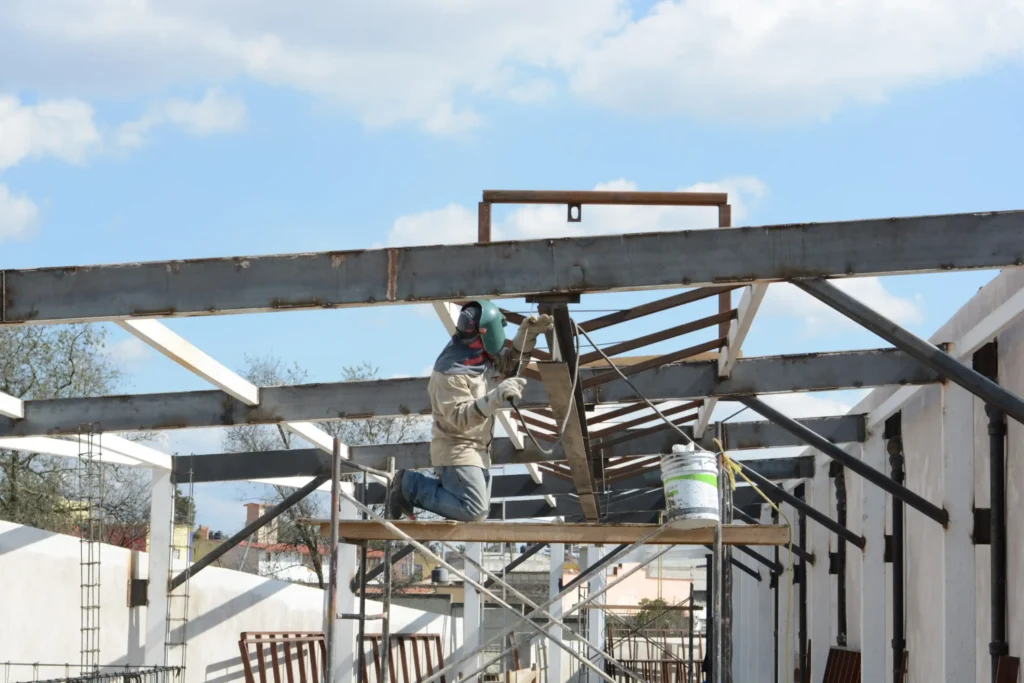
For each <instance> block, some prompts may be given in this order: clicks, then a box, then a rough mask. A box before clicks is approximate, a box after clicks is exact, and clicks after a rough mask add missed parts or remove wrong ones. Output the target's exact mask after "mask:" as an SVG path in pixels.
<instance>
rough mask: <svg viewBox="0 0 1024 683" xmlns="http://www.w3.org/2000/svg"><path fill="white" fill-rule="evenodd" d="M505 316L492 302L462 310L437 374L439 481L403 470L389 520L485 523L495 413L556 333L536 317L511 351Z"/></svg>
mask: <svg viewBox="0 0 1024 683" xmlns="http://www.w3.org/2000/svg"><path fill="white" fill-rule="evenodd" d="M505 325H506V320H505V316H504V315H503V314H502V312H501V310H500V309H499V308H498V307H497V306H496V305H494V303H493V302H491V301H471V302H469V303H468V304H466V305H464V306H463V307H462V310H461V311H460V312H459V317H458V320H457V322H456V325H455V334H453V335H452V337H451V339H450V340H449V341H448V344H447V345H446V346H445V347H444V349H443V350H442V351H441V355H439V356H438V357H437V360H436V361H435V362H434V367H433V371H432V372H431V373H430V382H429V384H428V385H427V391H428V393H429V394H430V409H431V417H432V418H433V426H432V428H431V439H430V464H431V465H432V466H433V467H434V474H435V476H433V477H431V476H428V475H426V474H423V473H420V472H416V471H414V470H399V471H398V472H396V473H395V477H394V479H393V480H392V482H391V492H390V493H391V500H390V506H389V509H388V511H387V512H388V516H389V517H390V518H391V519H400V518H401V517H402V516H409V517H412V516H413V510H414V508H421V509H423V510H427V511H429V512H433V513H435V514H438V515H440V516H442V517H444V518H446V519H452V520H457V521H461V522H470V521H473V522H478V521H483V520H485V519H487V515H488V513H489V512H490V506H491V475H490V466H491V455H490V448H491V440H492V439H493V430H494V415H495V413H497V412H498V411H499V410H501V409H502V408H503V407H508V401H509V400H510V399H520V398H522V396H523V389H524V388H525V387H526V379H524V378H522V377H518V376H517V375H518V372H519V364H520V361H521V360H528V359H529V354H530V352H531V351H533V349H534V347H535V346H536V344H537V337H538V336H539V335H540V334H541V333H543V332H547V331H549V330H551V329H552V328H553V326H554V325H553V320H552V318H551V316H550V315H540V316H536V315H531V316H529V317H528V318H526V319H525V320H524V321H523V323H522V324H521V325H520V326H519V330H518V332H516V336H515V339H514V340H513V341H512V345H511V347H506V346H505Z"/></svg>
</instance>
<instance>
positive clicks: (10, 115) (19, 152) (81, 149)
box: [0, 95, 101, 171]
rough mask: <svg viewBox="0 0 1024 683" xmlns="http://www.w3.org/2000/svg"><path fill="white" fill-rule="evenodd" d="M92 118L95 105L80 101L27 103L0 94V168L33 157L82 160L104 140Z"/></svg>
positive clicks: (72, 161)
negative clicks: (91, 105)
mask: <svg viewBox="0 0 1024 683" xmlns="http://www.w3.org/2000/svg"><path fill="white" fill-rule="evenodd" d="M93 117H94V112H93V109H92V107H90V106H89V105H88V104H86V103H85V102H81V101H79V100H72V99H68V100H49V101H44V102H40V103H38V104H35V105H25V104H22V102H21V100H20V99H18V98H17V97H14V96H11V95H0V171H2V170H4V169H8V168H11V167H13V166H16V165H18V164H19V163H21V162H22V161H24V160H25V159H28V158H30V157H43V156H52V157H56V158H58V159H60V160H62V161H66V162H68V163H73V164H79V163H82V162H83V161H84V160H85V157H86V155H87V154H88V153H89V152H90V151H92V150H93V149H94V148H95V147H97V146H98V145H99V144H100V140H101V138H100V133H99V131H98V130H97V129H96V124H95V122H94V120H93Z"/></svg>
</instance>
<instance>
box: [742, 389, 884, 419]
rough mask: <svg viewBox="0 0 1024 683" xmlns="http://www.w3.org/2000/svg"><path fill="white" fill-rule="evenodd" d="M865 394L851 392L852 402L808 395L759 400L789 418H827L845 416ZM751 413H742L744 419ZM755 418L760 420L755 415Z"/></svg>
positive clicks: (774, 396) (774, 395) (771, 397)
mask: <svg viewBox="0 0 1024 683" xmlns="http://www.w3.org/2000/svg"><path fill="white" fill-rule="evenodd" d="M866 393H867V391H857V392H851V398H853V400H851V401H850V402H846V401H842V400H837V399H835V398H828V397H824V396H815V395H814V394H808V393H797V394H770V395H765V396H762V397H761V399H762V400H763V401H764V402H765V403H767V404H768V405H770V406H771V407H772V408H775V409H776V410H778V411H780V412H781V413H783V414H784V415H787V416H789V417H829V416H831V415H845V414H846V413H848V412H849V411H850V408H852V407H853V406H854V405H855V404H856V402H857V401H858V400H860V398H861V397H862V396H863V395H864V394H866ZM751 412H752V411H749V410H748V411H747V412H746V413H744V416H746V417H745V419H748V420H749V419H751V417H750V413H751ZM755 417H758V419H760V418H759V416H757V415H756V414H755Z"/></svg>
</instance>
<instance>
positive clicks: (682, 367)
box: [0, 231, 939, 436]
mask: <svg viewBox="0 0 1024 683" xmlns="http://www.w3.org/2000/svg"><path fill="white" fill-rule="evenodd" d="M723 232H724V231H723ZM594 372H602V370H593V369H589V368H583V369H581V370H580V378H581V379H587V378H589V377H591V376H592V375H593V373H594ZM631 379H632V383H633V384H634V385H635V386H636V390H635V391H634V389H633V388H632V387H630V386H629V384H627V383H626V382H624V381H622V380H615V381H611V382H608V383H607V384H603V385H601V386H600V387H597V388H594V389H591V390H588V391H586V392H584V399H585V401H586V402H587V404H588V405H593V404H597V403H618V402H629V401H637V400H641V396H640V395H639V394H638V393H637V392H638V391H639V392H640V393H642V394H643V396H645V397H646V398H648V399H650V400H652V401H654V400H692V399H699V398H704V397H706V396H717V397H719V398H728V397H730V396H736V397H739V396H743V395H750V394H762V395H763V394H772V393H789V392H794V391H827V390H833V389H854V388H861V387H874V386H885V385H896V384H928V383H933V382H937V381H938V379H939V378H938V375H937V374H936V373H935V372H934V371H933V370H930V369H928V368H926V367H924V366H923V365H921V364H920V363H918V362H917V361H916V360H914V359H913V358H910V357H909V356H907V355H906V354H904V353H903V352H901V351H895V350H871V351H851V352H844V353H821V354H797V355H793V356H766V357H760V358H746V359H742V360H739V361H737V363H736V366H735V367H734V368H733V371H732V374H731V375H730V376H729V377H728V378H727V379H720V378H719V377H718V370H717V362H716V361H705V362H697V363H679V364H674V365H666V366H663V367H661V368H657V369H652V370H648V371H646V372H642V373H639V374H637V375H635V376H634V377H632V378H631ZM547 404H548V399H547V394H546V393H545V391H544V385H543V384H542V383H541V382H529V383H528V384H527V387H526V391H525V393H524V396H523V400H522V401H521V402H520V405H521V407H523V408H540V407H544V406H546V405H547ZM429 412H430V401H429V396H428V394H427V378H425V377H418V378H402V379H387V380H377V381H372V382H334V383H329V384H300V385H296V386H283V387H265V388H262V389H260V403H259V405H256V406H248V405H245V404H244V403H242V402H241V401H238V400H236V399H233V398H231V397H230V396H228V395H226V394H224V393H223V392H221V391H216V390H214V391H188V392H177V393H166V394H136V395H129V396H99V397H92V398H62V399H49V400H38V401H25V417H24V419H21V420H14V419H11V418H7V417H2V416H0V436H44V435H56V434H77V433H78V430H79V428H80V426H81V425H82V424H83V423H93V424H97V425H102V428H103V430H104V431H107V432H119V431H150V430H164V429H185V428H188V427H229V426H233V425H243V424H275V423H280V422H303V421H316V420H344V419H359V418H364V417H369V416H374V415H376V416H390V415H409V414H426V413H429Z"/></svg>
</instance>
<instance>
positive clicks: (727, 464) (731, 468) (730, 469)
mask: <svg viewBox="0 0 1024 683" xmlns="http://www.w3.org/2000/svg"><path fill="white" fill-rule="evenodd" d="M714 442H715V446H717V447H718V453H719V455H721V456H722V469H723V471H724V472H725V473H726V475H727V476H728V477H729V487H730V488H731V489H732V490H736V475H737V474H738V475H740V477H741V478H742V479H743V480H744V481H745V482H747V483H748V484H750V486H752V487H753V489H754V490H755V491H757V494H758V495H759V496H761V497H762V498H764V500H765V502H766V503H768V504H769V505H771V506H772V509H774V510H775V511H776V512H778V513H779V515H780V516H781V517H782V518H783V519H785V520H786V525H787V528H788V529H789V544H788V546H787V548H788V550H789V567H788V569H787V571H786V573H787V575H788V580H787V581H786V683H789V681H790V676H791V675H792V671H793V669H792V668H791V666H790V665H791V663H790V656H791V651H790V638H789V636H790V627H791V622H792V615H793V523H792V522H790V521H789V517H787V516H786V513H785V512H783V511H782V509H781V508H780V507H779V506H778V505H776V504H775V501H773V500H772V499H771V498H769V497H768V496H767V495H765V493H764V491H762V490H761V489H760V487H758V485H757V484H755V483H754V482H753V481H751V480H750V477H748V476H747V475H746V473H745V472H744V471H743V465H742V464H741V463H739V462H736V461H735V460H733V459H732V458H730V457H729V454H728V453H726V452H725V446H723V445H722V442H721V441H719V440H718V439H714ZM800 667H801V671H802V670H803V662H801V663H800Z"/></svg>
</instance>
